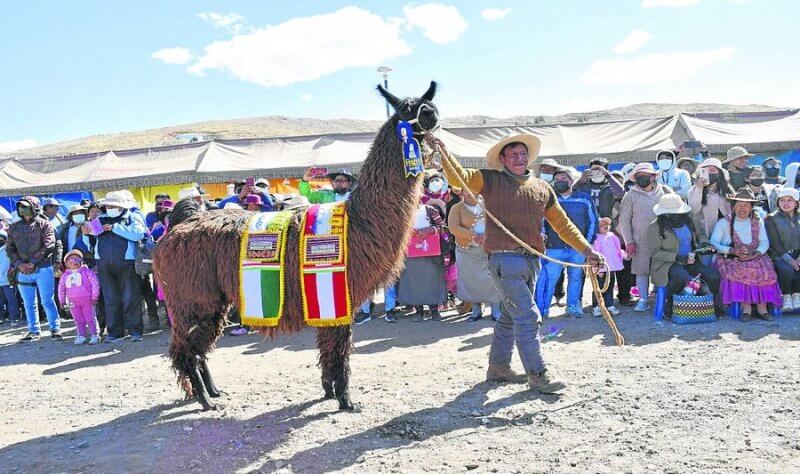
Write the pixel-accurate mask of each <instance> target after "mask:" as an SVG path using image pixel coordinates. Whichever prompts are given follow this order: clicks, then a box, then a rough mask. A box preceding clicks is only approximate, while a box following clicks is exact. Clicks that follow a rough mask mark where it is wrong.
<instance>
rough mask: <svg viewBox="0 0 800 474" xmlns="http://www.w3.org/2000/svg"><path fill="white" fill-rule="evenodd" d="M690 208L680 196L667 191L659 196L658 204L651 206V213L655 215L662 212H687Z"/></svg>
mask: <svg viewBox="0 0 800 474" xmlns="http://www.w3.org/2000/svg"><path fill="white" fill-rule="evenodd" d="M691 210H692V208H691V206H689V205H688V204H686V202H684V200H683V199H681V197H680V196H678V195H677V194H675V193H669V194H665V195H663V196H661V199H659V200H658V204H656V205H655V206H653V213H654V214H655V215H657V216H661V215H664V214H688V213H689V212H690V211H691Z"/></svg>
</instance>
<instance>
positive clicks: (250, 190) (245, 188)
mask: <svg viewBox="0 0 800 474" xmlns="http://www.w3.org/2000/svg"><path fill="white" fill-rule="evenodd" d="M303 176H305V175H303ZM304 181H308V180H307V179H304ZM248 194H253V186H248V185H246V184H245V185H244V186H242V190H241V191H239V200H240V201H242V202H244V200H245V198H246V197H247V195H248Z"/></svg>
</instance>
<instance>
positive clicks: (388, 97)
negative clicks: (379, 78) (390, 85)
mask: <svg viewBox="0 0 800 474" xmlns="http://www.w3.org/2000/svg"><path fill="white" fill-rule="evenodd" d="M378 92H380V93H381V95H382V96H383V98H384V99H386V102H388V103H389V105H391V106H392V108H394V109H395V110H397V107H398V106H399V105H400V99H398V98H397V97H395V96H394V95H392V93H391V92H389V91H387V90H386V89H384V88H383V86H382V85H380V84H378Z"/></svg>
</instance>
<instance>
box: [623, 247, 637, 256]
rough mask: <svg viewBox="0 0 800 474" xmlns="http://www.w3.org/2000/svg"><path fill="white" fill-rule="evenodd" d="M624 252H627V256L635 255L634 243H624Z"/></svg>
mask: <svg viewBox="0 0 800 474" xmlns="http://www.w3.org/2000/svg"><path fill="white" fill-rule="evenodd" d="M625 253H627V254H628V258H633V257H634V256H635V255H636V244H626V245H625Z"/></svg>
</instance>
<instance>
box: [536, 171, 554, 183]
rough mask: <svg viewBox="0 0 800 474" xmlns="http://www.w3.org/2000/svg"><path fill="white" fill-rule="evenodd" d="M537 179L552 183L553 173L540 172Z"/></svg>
mask: <svg viewBox="0 0 800 474" xmlns="http://www.w3.org/2000/svg"><path fill="white" fill-rule="evenodd" d="M539 179H541V180H542V181H544V182H545V183H552V182H553V174H552V173H540V174H539Z"/></svg>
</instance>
